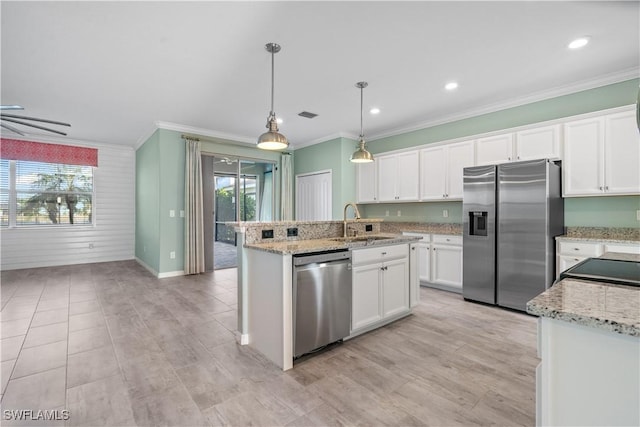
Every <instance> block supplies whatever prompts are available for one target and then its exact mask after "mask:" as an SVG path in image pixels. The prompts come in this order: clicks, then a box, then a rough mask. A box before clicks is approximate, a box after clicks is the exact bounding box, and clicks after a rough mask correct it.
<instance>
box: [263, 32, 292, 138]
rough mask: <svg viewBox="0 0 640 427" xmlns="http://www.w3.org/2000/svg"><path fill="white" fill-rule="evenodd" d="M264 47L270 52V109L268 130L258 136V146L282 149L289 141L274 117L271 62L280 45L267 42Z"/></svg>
mask: <svg viewBox="0 0 640 427" xmlns="http://www.w3.org/2000/svg"><path fill="white" fill-rule="evenodd" d="M265 48H266V49H267V51H268V52H270V53H271V111H270V112H269V117H267V129H269V130H268V131H267V132H265V133H263V134H262V135H260V137H259V138H258V148H261V149H263V150H282V149H284V148H287V147H288V146H289V141H287V137H286V136H284V135H283V134H281V133H280V132H278V121H277V119H276V113H275V112H274V111H273V92H274V90H273V87H274V84H273V81H274V78H273V75H274V72H273V68H274V67H273V63H274V55H275V54H276V53H278V52H280V45H279V44H277V43H267V44H266V45H265Z"/></svg>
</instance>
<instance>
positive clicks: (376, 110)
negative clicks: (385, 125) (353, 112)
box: [369, 107, 380, 114]
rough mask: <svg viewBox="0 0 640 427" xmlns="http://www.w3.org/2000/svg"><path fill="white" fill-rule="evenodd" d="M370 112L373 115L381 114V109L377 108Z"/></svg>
mask: <svg viewBox="0 0 640 427" xmlns="http://www.w3.org/2000/svg"><path fill="white" fill-rule="evenodd" d="M369 112H370V113H371V114H380V109H379V108H376V107H373V108H372V109H371V110H369Z"/></svg>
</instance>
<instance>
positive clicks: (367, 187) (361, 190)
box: [356, 161, 377, 203]
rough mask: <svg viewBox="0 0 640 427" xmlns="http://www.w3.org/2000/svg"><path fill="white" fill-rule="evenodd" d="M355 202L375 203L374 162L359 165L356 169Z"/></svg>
mask: <svg viewBox="0 0 640 427" xmlns="http://www.w3.org/2000/svg"><path fill="white" fill-rule="evenodd" d="M356 174H357V182H356V200H357V202H358V203H371V202H375V201H377V192H376V179H377V177H376V162H375V161H374V162H371V163H360V164H358V165H357V169H356Z"/></svg>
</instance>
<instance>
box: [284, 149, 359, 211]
mask: <svg viewBox="0 0 640 427" xmlns="http://www.w3.org/2000/svg"><path fill="white" fill-rule="evenodd" d="M356 145H357V142H356V141H353V140H352V139H348V138H336V139H332V140H330V141H325V142H322V143H320V144H315V145H310V146H308V147H304V148H300V149H298V150H296V151H295V158H294V165H293V174H294V176H295V175H299V174H304V173H312V172H320V171H325V170H331V179H332V182H331V192H332V197H331V210H332V219H342V215H343V208H344V205H345V204H346V203H349V202H355V200H356V172H355V171H356V167H355V164H353V163H351V162H350V161H349V158H350V157H351V153H353V152H354V151H355V148H356Z"/></svg>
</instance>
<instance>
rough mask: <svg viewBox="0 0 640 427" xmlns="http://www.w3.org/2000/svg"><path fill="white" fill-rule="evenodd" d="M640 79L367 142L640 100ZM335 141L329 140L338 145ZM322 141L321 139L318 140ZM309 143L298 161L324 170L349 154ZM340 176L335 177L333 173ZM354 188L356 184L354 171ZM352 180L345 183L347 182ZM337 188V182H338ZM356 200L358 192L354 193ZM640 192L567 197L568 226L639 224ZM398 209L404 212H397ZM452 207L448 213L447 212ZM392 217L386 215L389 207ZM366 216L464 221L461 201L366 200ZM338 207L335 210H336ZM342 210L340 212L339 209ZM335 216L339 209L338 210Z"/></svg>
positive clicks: (380, 143) (403, 144) (409, 139)
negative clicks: (315, 162)
mask: <svg viewBox="0 0 640 427" xmlns="http://www.w3.org/2000/svg"><path fill="white" fill-rule="evenodd" d="M639 82H640V80H639V79H632V80H627V81H624V82H620V83H615V84H611V85H607V86H602V87H599V88H595V89H590V90H585V91H581V92H576V93H573V94H569V95H564V96H559V97H556V98H551V99H546V100H543V101H538V102H533V103H530V104H526V105H522V106H518V107H513V108H508V109H505V110H501V111H496V112H493V113H488V114H482V115H479V116H475V117H471V118H467V119H462V120H457V121H454V122H450V123H445V124H442V125H437V126H432V127H429V128H425V129H420V130H416V131H412V132H407V133H403V134H400V135H395V136H390V137H387V138H381V139H377V140H374V141H369V142H368V143H367V147H368V149H369V150H370V151H371V152H372V153H374V154H376V153H383V152H387V151H392V150H398V149H404V148H411V147H416V146H420V145H424V144H430V143H434V142H439V141H446V140H450V139H455V138H463V137H467V136H473V135H477V134H481V133H486V132H492V131H498V130H501V129H508V128H512V127H517V126H524V125H529V124H534V123H539V122H543V121H547V120H554V119H559V118H563V117H569V116H574V115H578V114H584V113H589V112H592V111H599V110H604V109H607V108H614V107H620V106H623V105H630V104H634V103H635V102H636V97H637V93H638V83H639ZM335 141H336V140H333V141H328V142H330V143H334V144H335ZM318 145H322V144H318ZM311 148H312V147H306V148H304V149H301V150H296V163H298V162H300V163H303V164H305V165H307V164H309V163H311V160H310V159H308V157H309V156H321V159H322V162H321V163H322V166H323V168H324V169H332V168H334V167H342V166H341V165H342V163H343V162H344V161H348V158H349V155H350V153H348V154H344V153H340V155H339V157H338V154H337V150H326V151H324V152H318V151H313V150H311ZM334 179H335V178H334ZM351 179H353V181H352V182H353V184H349V185H350V188H352V189H355V179H354V176H352V177H351ZM346 185H347V184H346V183H345V186H346ZM334 187H335V184H334ZM352 194H353V195H352V196H351V197H352V199H353V198H355V193H352ZM639 205H640V197H638V196H628V197H610V196H608V197H586V198H567V199H565V225H566V226H589V227H640V222H639V221H637V220H636V210H637V209H639ZM398 209H399V210H400V211H401V216H400V217H398V216H397V211H398ZM443 209H448V211H449V217H448V218H444V217H443V216H442V210H443ZM387 210H388V211H389V216H388V217H387V216H386V211H387ZM361 211H362V213H363V215H366V216H368V217H384V218H385V219H386V220H388V221H429V222H458V223H459V222H461V221H462V203H461V202H429V203H393V204H378V205H377V204H370V205H362V206H361ZM334 212H335V209H334ZM340 215H341V214H340ZM334 216H335V214H334Z"/></svg>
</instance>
